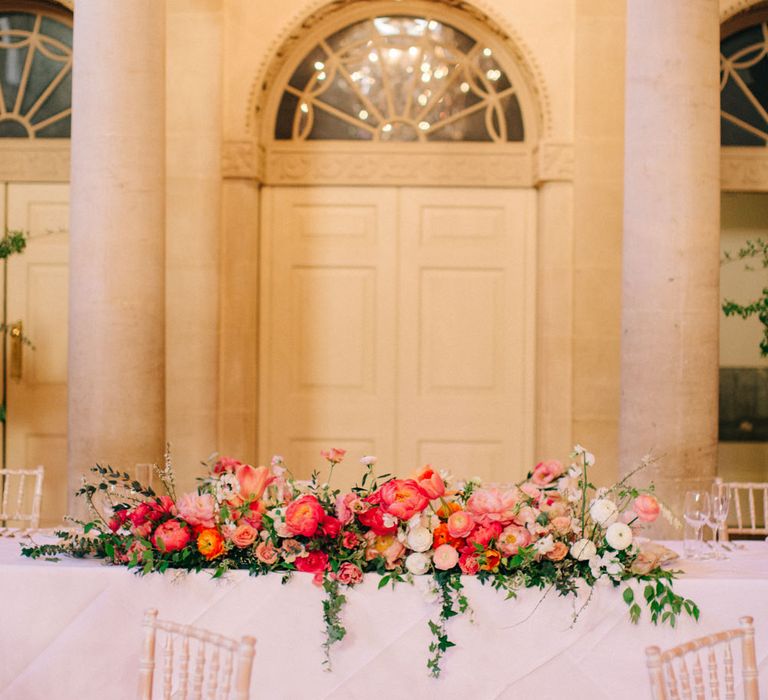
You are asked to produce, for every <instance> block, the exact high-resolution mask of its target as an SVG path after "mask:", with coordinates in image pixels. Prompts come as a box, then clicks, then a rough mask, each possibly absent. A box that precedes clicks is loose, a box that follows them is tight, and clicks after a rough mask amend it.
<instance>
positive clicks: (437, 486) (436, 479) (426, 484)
mask: <svg viewBox="0 0 768 700" xmlns="http://www.w3.org/2000/svg"><path fill="white" fill-rule="evenodd" d="M413 478H414V479H415V480H416V483H417V484H418V485H419V486H420V487H421V490H422V491H423V492H424V493H426V494H427V496H428V497H429V498H430V500H433V499H435V498H440V497H441V496H443V495H445V483H444V482H443V477H441V476H440V474H438V473H437V472H436V471H435V470H434V469H432V467H430V466H429V465H427V466H426V467H423V468H422V469H421V470H419V471H418V472H416V475H415V476H414V477H413Z"/></svg>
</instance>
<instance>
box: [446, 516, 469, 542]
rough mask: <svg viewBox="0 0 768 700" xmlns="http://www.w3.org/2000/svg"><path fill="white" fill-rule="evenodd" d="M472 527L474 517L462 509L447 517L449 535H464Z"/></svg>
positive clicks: (458, 536) (459, 536)
mask: <svg viewBox="0 0 768 700" xmlns="http://www.w3.org/2000/svg"><path fill="white" fill-rule="evenodd" d="M474 527H475V519H474V518H473V517H472V515H471V514H470V513H467V512H466V511H464V510H457V511H456V512H455V513H451V515H450V517H449V518H448V534H449V535H450V536H451V537H456V538H461V537H466V536H467V535H469V533H470V532H472V529H473V528H474Z"/></svg>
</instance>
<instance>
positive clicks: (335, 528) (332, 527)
mask: <svg viewBox="0 0 768 700" xmlns="http://www.w3.org/2000/svg"><path fill="white" fill-rule="evenodd" d="M320 529H321V530H322V532H323V534H324V535H325V536H326V537H338V536H339V533H340V532H341V520H339V519H338V518H334V517H333V516H332V515H326V516H325V517H324V518H323V519H322V521H321V522H320Z"/></svg>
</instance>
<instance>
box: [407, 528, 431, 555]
mask: <svg viewBox="0 0 768 700" xmlns="http://www.w3.org/2000/svg"><path fill="white" fill-rule="evenodd" d="M405 542H406V544H407V545H408V549H411V550H413V551H414V552H426V551H427V550H428V549H429V548H430V547H431V546H432V533H431V532H430V531H429V530H428V529H427V528H425V527H424V526H422V525H416V527H412V528H411V529H410V530H409V531H408V535H407V536H406V539H405Z"/></svg>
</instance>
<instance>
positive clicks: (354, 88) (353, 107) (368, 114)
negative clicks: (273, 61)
mask: <svg viewBox="0 0 768 700" xmlns="http://www.w3.org/2000/svg"><path fill="white" fill-rule="evenodd" d="M524 137H525V130H524V128H523V116H522V111H521V109H520V103H519V101H518V98H517V96H516V94H515V88H514V86H513V85H512V83H511V81H510V79H509V77H508V76H507V74H506V72H505V71H504V69H503V68H502V67H501V65H500V64H499V63H498V62H497V61H496V57H495V56H494V55H493V51H492V49H491V48H490V47H488V46H485V45H483V44H482V43H481V42H478V41H476V40H475V39H473V38H472V37H470V36H468V35H467V34H466V33H464V32H462V31H460V30H459V29H456V28H455V27H452V26H450V25H448V24H446V23H444V22H440V21H438V20H434V19H429V18H424V17H411V16H392V17H374V18H372V19H368V20H364V21H362V22H357V23H355V24H352V25H350V26H348V27H345V28H344V29H342V30H340V31H338V32H336V33H334V34H332V35H331V36H329V37H327V38H326V39H324V40H322V41H321V42H320V43H319V44H318V45H317V46H315V47H314V48H313V49H312V50H311V51H310V53H309V54H308V55H307V56H306V57H305V58H304V59H303V60H302V61H301V63H300V64H299V66H298V67H297V68H296V70H295V71H294V73H293V75H292V76H291V78H290V80H289V81H288V85H287V87H286V89H285V92H284V93H283V97H282V100H281V103H280V107H279V109H278V113H277V122H276V124H275V138H276V139H278V140H294V141H315V140H367V141H421V142H427V141H444V142H445V141H488V142H496V143H500V142H507V141H522V140H523V139H524Z"/></svg>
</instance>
